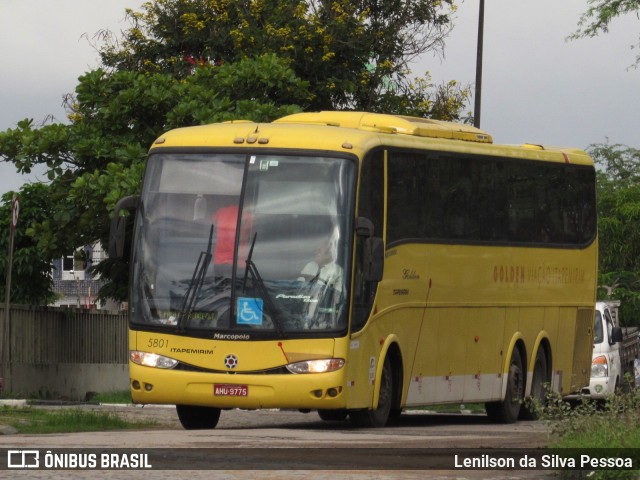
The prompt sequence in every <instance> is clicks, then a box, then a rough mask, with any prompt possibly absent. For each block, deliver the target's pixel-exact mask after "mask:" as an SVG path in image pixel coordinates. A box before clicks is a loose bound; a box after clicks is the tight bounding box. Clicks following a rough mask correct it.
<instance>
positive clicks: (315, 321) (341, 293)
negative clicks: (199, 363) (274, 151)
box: [132, 154, 355, 337]
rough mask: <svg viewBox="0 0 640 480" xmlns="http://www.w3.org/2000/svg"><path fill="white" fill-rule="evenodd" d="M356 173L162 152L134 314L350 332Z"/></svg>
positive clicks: (346, 166) (141, 224)
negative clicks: (350, 234) (348, 283)
mask: <svg viewBox="0 0 640 480" xmlns="http://www.w3.org/2000/svg"><path fill="white" fill-rule="evenodd" d="M354 172H355V164H353V163H352V162H350V161H348V160H345V159H335V158H324V157H300V156H275V155H274V156H257V155H256V156H245V155H232V154H224V155H219V154H218V155H214V154H206V155H205V154H188V155H186V154H185V155H177V154H163V155H154V156H152V157H151V159H150V164H149V166H148V168H147V178H146V181H145V191H144V192H143V202H142V204H143V207H142V208H141V211H140V212H139V215H138V224H137V232H136V238H137V241H136V243H135V245H136V249H135V251H134V257H133V259H134V261H133V277H134V278H133V280H134V281H133V291H132V302H133V305H132V306H133V308H132V311H133V314H134V315H133V318H132V321H133V322H134V323H145V324H156V325H159V326H167V327H171V328H174V329H177V330H182V331H190V332H192V331H202V332H209V333H210V332H247V333H259V332H263V333H269V334H273V335H277V336H279V337H285V336H286V335H288V334H290V333H295V332H298V333H301V332H316V333H318V332H323V331H327V332H328V331H331V332H336V331H340V330H344V329H346V318H347V311H346V310H347V309H346V307H347V301H348V298H347V289H346V281H347V277H348V261H347V259H348V256H349V248H350V243H349V241H348V238H347V235H346V233H347V232H349V231H350V230H351V225H350V218H351V216H352V215H351V214H350V213H349V212H351V211H352V205H351V202H352V198H353V190H352V188H353V187H352V185H353V183H354Z"/></svg>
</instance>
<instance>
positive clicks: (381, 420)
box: [349, 357, 394, 428]
mask: <svg viewBox="0 0 640 480" xmlns="http://www.w3.org/2000/svg"><path fill="white" fill-rule="evenodd" d="M393 384H394V382H393V369H392V368H391V360H389V357H386V358H385V359H384V365H383V366H382V378H381V379H380V396H379V399H378V408H376V409H375V410H352V411H351V412H349V417H350V418H351V422H352V423H353V424H354V425H355V426H356V427H375V428H377V427H384V426H385V425H386V424H387V422H388V421H389V415H390V413H391V406H392V404H393V399H394V391H393Z"/></svg>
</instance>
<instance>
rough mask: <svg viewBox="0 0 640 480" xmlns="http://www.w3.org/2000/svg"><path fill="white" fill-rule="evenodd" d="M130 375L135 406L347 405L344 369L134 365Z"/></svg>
mask: <svg viewBox="0 0 640 480" xmlns="http://www.w3.org/2000/svg"><path fill="white" fill-rule="evenodd" d="M129 372H130V373H129V376H130V387H131V396H132V399H133V402H134V403H141V404H176V405H200V406H209V407H218V408H246V409H260V408H295V409H337V408H344V407H345V406H346V392H345V390H344V386H343V385H344V369H340V370H338V371H334V372H329V373H314V374H241V373H238V374H223V373H205V372H188V371H184V370H164V369H159V368H151V367H145V366H140V365H136V364H133V363H130V364H129Z"/></svg>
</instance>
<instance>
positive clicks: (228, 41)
mask: <svg viewBox="0 0 640 480" xmlns="http://www.w3.org/2000/svg"><path fill="white" fill-rule="evenodd" d="M453 11H455V6H454V4H453V0H294V1H286V2H285V1H282V0H240V1H230V0H156V1H154V2H148V3H145V4H143V5H142V11H139V12H136V11H133V10H127V15H128V19H129V20H130V23H131V28H129V29H128V30H127V31H126V32H124V34H123V35H124V36H123V38H122V39H121V40H117V39H115V37H114V36H112V35H111V34H109V33H108V32H103V39H104V40H105V43H104V46H103V48H102V49H101V57H102V62H103V64H104V65H105V66H107V67H111V68H113V69H116V70H131V71H143V72H150V73H154V72H168V73H171V74H172V75H174V76H178V77H181V76H182V77H184V76H188V75H189V74H190V73H191V72H192V71H193V68H194V66H195V65H202V64H215V65H220V64H226V63H234V62H237V61H238V60H240V59H242V58H245V57H247V56H249V57H251V56H255V55H261V54H264V53H275V54H277V55H278V56H279V57H281V58H284V59H286V61H287V62H288V64H289V65H290V66H291V68H292V69H293V71H294V72H295V73H296V74H297V75H298V76H299V77H300V78H301V79H303V80H305V81H307V82H309V90H310V93H311V98H310V104H309V109H311V110H323V109H324V110H331V109H344V108H348V109H355V110H368V111H387V112H389V111H393V112H396V109H394V110H389V108H390V107H392V106H398V105H401V107H402V111H401V112H396V113H413V114H417V115H429V116H438V118H443V119H458V118H459V112H460V110H461V107H462V105H460V104H459V102H458V103H456V102H454V103H455V105H448V107H449V108H447V109H444V108H442V106H443V105H445V104H447V101H446V100H444V101H443V99H442V96H443V94H447V93H452V94H453V97H454V98H455V97H456V96H460V95H462V96H463V97H464V101H466V100H467V99H468V96H469V91H468V89H461V88H457V85H456V84H455V83H454V84H447V85H446V86H443V87H440V88H433V85H431V83H430V79H429V76H428V74H426V75H425V76H424V77H422V78H420V79H419V80H422V81H418V82H414V81H412V77H411V72H410V70H409V64H410V62H411V61H412V60H414V59H416V58H417V57H419V56H420V55H423V54H425V53H427V52H432V53H436V54H438V53H442V49H443V47H444V40H445V38H446V36H447V34H448V33H449V31H450V29H451V27H452V24H451V13H452V12H453ZM416 95H417V96H418V97H419V98H418V99H417V100H418V102H415V101H412V100H416V99H415V98H412V97H414V96H416ZM403 100H405V101H404V102H403ZM413 105H416V108H415V110H412V106H413ZM452 107H453V108H452Z"/></svg>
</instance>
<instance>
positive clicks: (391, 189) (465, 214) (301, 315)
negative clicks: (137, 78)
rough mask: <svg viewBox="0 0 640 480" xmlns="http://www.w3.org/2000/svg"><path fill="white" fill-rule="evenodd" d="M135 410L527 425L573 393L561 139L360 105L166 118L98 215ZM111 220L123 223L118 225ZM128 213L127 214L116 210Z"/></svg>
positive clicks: (593, 255)
mask: <svg viewBox="0 0 640 480" xmlns="http://www.w3.org/2000/svg"><path fill="white" fill-rule="evenodd" d="M123 209H135V210H136V211H137V212H136V215H135V221H134V223H135V225H134V229H133V232H134V233H133V240H132V243H131V246H130V248H131V289H130V302H129V308H130V333H129V346H130V347H129V348H130V385H131V394H132V397H133V400H134V402H136V403H141V404H154V403H162V404H175V405H176V408H177V413H178V416H179V418H180V421H181V423H182V425H183V426H184V427H185V428H187V429H198V428H214V427H215V426H216V424H217V422H218V419H219V416H220V411H221V410H224V409H233V408H243V409H263V408H283V409H300V410H303V411H311V410H316V411H317V412H318V413H319V415H320V417H321V418H322V419H324V420H344V419H347V418H349V419H350V420H351V421H352V422H353V423H354V424H356V425H359V426H383V425H385V424H386V423H387V422H388V420H389V419H390V418H393V417H394V416H397V415H399V414H400V413H401V411H402V409H404V408H407V407H412V406H424V405H430V404H442V403H461V402H464V403H468V402H482V403H484V404H485V405H486V410H487V414H488V416H489V417H490V419H491V420H493V421H497V422H514V421H516V420H517V419H519V418H531V417H533V416H534V415H535V410H534V409H533V408H532V407H531V404H530V403H528V402H526V401H525V400H528V399H530V398H537V399H542V398H543V395H544V388H545V386H546V385H548V386H549V388H550V389H551V390H552V391H555V392H558V393H559V394H561V395H566V394H568V393H570V392H574V391H576V390H579V389H580V388H581V387H583V386H585V385H588V383H589V373H590V364H591V348H592V335H593V334H592V327H593V315H594V307H595V291H596V269H597V229H596V214H595V171H594V166H593V162H592V160H591V159H590V158H589V157H588V156H587V155H586V154H585V153H584V152H583V151H581V150H577V149H567V148H547V147H543V146H540V145H533V144H525V145H519V146H505V145H501V146H499V145H494V144H493V140H492V137H491V136H490V135H489V134H487V133H485V132H483V131H481V130H479V129H476V128H474V127H471V126H468V125H459V124H454V123H447V122H439V121H433V120H428V119H423V118H410V117H402V116H394V115H386V114H373V113H363V112H318V113H301V114H295V115H291V116H288V117H284V118H281V119H278V120H276V121H274V122H272V123H264V124H263V123H259V124H257V123H252V122H246V121H234V122H228V123H222V124H215V125H205V126H197V127H188V128H182V129H176V130H172V131H169V132H167V133H165V134H163V135H162V136H161V137H160V138H158V139H157V140H156V141H155V143H154V144H153V146H152V148H151V149H150V152H149V156H148V161H147V166H146V171H145V175H144V181H143V188H142V192H141V195H140V196H135V197H127V198H125V199H122V200H121V201H120V202H119V204H118V206H117V207H116V217H115V219H114V222H113V228H112V238H111V242H112V245H111V251H112V253H113V254H114V255H117V254H121V253H122V250H123V245H126V244H127V242H126V241H125V234H124V232H125V226H126V221H125V219H126V218H127V217H125V216H122V215H121V214H120V212H121V210H123ZM128 218H132V216H129V217H128ZM129 222H131V220H129Z"/></svg>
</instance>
